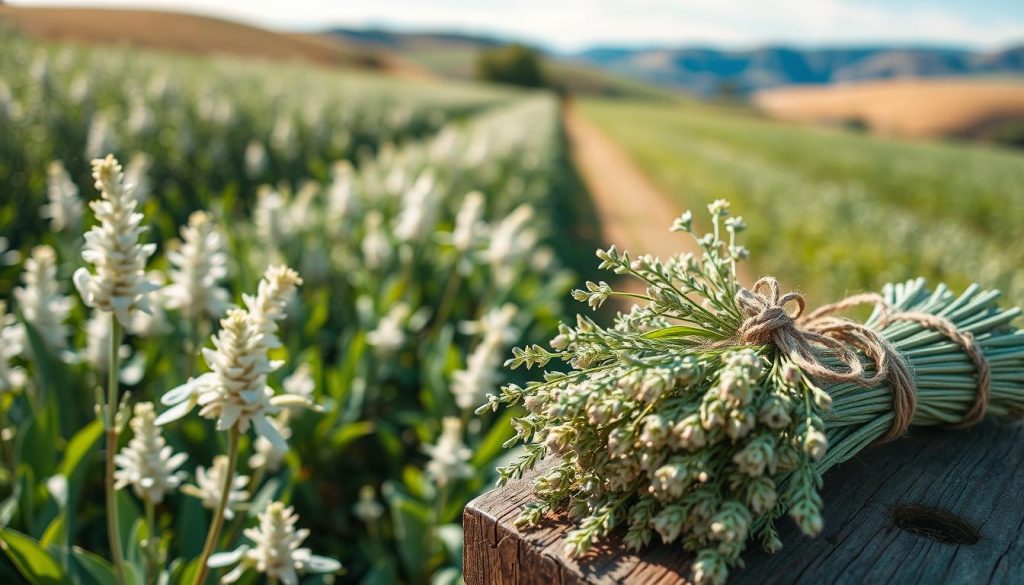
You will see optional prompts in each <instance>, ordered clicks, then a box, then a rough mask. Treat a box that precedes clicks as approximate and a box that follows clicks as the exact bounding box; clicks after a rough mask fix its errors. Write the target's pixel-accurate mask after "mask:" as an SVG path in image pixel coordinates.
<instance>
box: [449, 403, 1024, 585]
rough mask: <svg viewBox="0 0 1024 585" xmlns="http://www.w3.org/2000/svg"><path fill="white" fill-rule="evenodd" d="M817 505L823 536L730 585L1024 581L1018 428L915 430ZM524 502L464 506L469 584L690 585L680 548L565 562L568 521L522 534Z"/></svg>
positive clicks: (513, 490) (846, 474) (846, 468)
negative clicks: (517, 524) (821, 505)
mask: <svg viewBox="0 0 1024 585" xmlns="http://www.w3.org/2000/svg"><path fill="white" fill-rule="evenodd" d="M822 497H823V498H824V501H825V510H824V519H825V530H824V531H823V532H822V534H821V535H820V536H819V537H818V538H808V537H805V536H803V535H801V534H800V533H799V532H798V531H797V530H796V528H795V527H794V526H793V525H792V524H791V523H790V522H788V521H785V522H782V523H780V532H781V535H782V539H783V543H784V548H783V549H782V550H781V551H780V552H779V553H778V554H775V555H768V554H765V553H762V552H760V550H758V548H757V545H756V544H754V543H751V545H750V547H751V548H750V549H749V550H748V551H747V554H746V555H745V559H746V567H745V568H744V569H737V570H734V571H733V572H732V574H731V575H730V579H729V582H730V583H877V584H881V583H928V584H932V583H951V584H952V583H957V584H959V583H1006V584H1020V583H1024V534H1022V531H1024V426H1022V425H1020V424H1001V423H997V422H993V421H986V422H984V423H982V424H980V425H978V426H976V427H974V428H971V429H967V430H950V429H913V430H912V433H911V435H910V436H909V437H908V438H906V439H903V440H900V441H896V442H893V443H889V444H886V445H880V446H876V447H871V448H869V449H868V450H866V451H864V452H862V453H861V454H860V455H858V456H857V457H855V458H854V459H852V460H850V461H848V462H846V463H845V464H843V465H841V466H839V467H837V468H836V469H833V470H832V471H831V472H829V473H828V474H826V476H825V487H824V489H823V492H822ZM529 500H530V484H529V481H528V480H520V481H514V482H510V483H509V484H508V485H506V486H505V487H503V488H500V489H496V490H493V491H491V492H488V493H486V494H484V495H482V496H480V497H479V498H477V499H475V500H473V501H472V502H470V504H469V505H468V506H467V507H466V511H465V513H464V516H463V524H464V530H465V559H464V570H465V579H466V583H467V584H468V585H489V584H491V583H520V584H538V585H540V584H545V585H547V584H558V583H562V584H566V585H569V584H576V583H601V584H605V583H658V584H672V583H686V582H687V580H686V579H687V573H688V567H689V563H690V560H691V558H690V557H689V556H688V555H687V553H685V552H684V551H682V550H681V549H679V548H678V547H677V546H652V547H651V548H650V549H648V550H646V551H643V552H641V553H640V554H635V553H630V552H627V551H625V550H624V549H623V548H622V547H621V546H620V541H619V539H618V537H617V536H618V535H615V536H613V538H611V539H609V541H608V542H607V543H605V544H604V545H603V546H600V547H598V549H599V550H598V551H597V552H596V554H593V555H591V556H589V557H588V558H586V559H585V560H583V561H574V560H572V559H569V558H568V557H566V556H565V555H564V554H563V553H562V550H561V549H562V537H563V536H564V534H565V531H566V529H567V528H566V527H567V526H568V524H567V523H566V522H565V521H564V520H560V519H557V518H552V519H550V521H549V522H546V523H545V524H544V525H543V526H542V527H540V528H537V529H533V530H527V531H525V532H524V531H520V530H518V529H516V528H515V527H514V526H513V525H512V522H513V520H514V519H515V517H516V515H517V514H518V512H519V509H520V507H521V506H522V505H523V504H524V503H525V502H527V501H529ZM897 522H898V523H900V524H901V525H902V526H903V528H900V527H897V525H896V524H897ZM951 540H952V541H959V542H961V544H955V543H951V542H945V541H951ZM974 540H976V542H974V543H973V544H966V542H970V541H974Z"/></svg>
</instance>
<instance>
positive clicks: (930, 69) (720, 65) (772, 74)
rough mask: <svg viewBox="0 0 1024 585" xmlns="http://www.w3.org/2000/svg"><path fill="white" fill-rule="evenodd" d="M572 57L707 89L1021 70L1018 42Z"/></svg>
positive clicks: (606, 51) (598, 51)
mask: <svg viewBox="0 0 1024 585" xmlns="http://www.w3.org/2000/svg"><path fill="white" fill-rule="evenodd" d="M576 58H578V59H580V60H582V61H584V62H587V63H590V64H592V65H595V66H598V67H601V68H603V69H607V70H609V71H613V72H615V73H618V74H621V75H628V76H631V77H634V78H638V79H643V80H645V81H648V82H652V83H656V84H659V85H665V86H672V87H679V88H683V89H686V90H689V91H691V92H694V93H697V94H702V95H709V94H714V93H720V92H734V93H741V94H746V93H750V92H754V91H757V90H760V89H767V88H771V87H777V86H782V85H800V84H812V83H834V82H844V81H867V80H879V79H894V78H904V77H957V76H967V75H1024V45H1021V46H1017V47H1013V48H1009V49H1005V50H1002V51H997V52H994V53H976V52H971V51H966V50H962V49H953V48H942V47H934V48H933V47H908V48H895V47H849V48H824V49H803V48H794V47H784V46H775V47H763V48H758V49H750V50H735V51H730V50H722V49H715V48H707V47H689V48H663V47H654V48H642V49H628V48H621V47H595V48H592V49H588V50H586V51H583V52H581V53H579V54H577V55H576Z"/></svg>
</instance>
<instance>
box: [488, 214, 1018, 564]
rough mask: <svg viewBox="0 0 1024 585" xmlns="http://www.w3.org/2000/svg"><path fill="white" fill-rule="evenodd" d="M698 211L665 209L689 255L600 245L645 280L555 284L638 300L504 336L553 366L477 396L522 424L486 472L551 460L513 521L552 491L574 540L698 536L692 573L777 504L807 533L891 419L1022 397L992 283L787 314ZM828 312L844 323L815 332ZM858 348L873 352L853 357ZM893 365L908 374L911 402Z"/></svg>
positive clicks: (1001, 410)
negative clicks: (515, 407) (750, 282)
mask: <svg viewBox="0 0 1024 585" xmlns="http://www.w3.org/2000/svg"><path fill="white" fill-rule="evenodd" d="M709 211H710V213H711V226H712V228H713V229H712V231H711V232H710V233H708V234H703V235H700V234H696V233H694V228H693V216H692V214H690V213H689V212H687V213H686V214H684V215H682V216H681V217H679V218H678V219H677V220H676V221H675V223H674V224H673V228H672V229H673V231H679V232H686V233H688V234H691V235H692V236H693V238H694V241H695V242H696V244H697V247H698V248H699V249H700V251H701V255H700V256H699V257H697V256H694V255H692V254H679V255H676V256H673V257H671V258H668V259H665V260H661V259H658V258H654V257H651V256H632V255H630V254H629V253H628V252H625V251H620V250H618V249H616V248H615V247H614V246H613V247H611V248H609V249H607V250H598V252H597V257H598V259H599V260H600V267H601V268H602V269H606V270H610V271H612V272H613V273H615V274H616V275H620V276H626V277H630V278H633V279H637V280H639V281H640V282H641V283H642V285H643V290H644V292H643V293H635V292H625V291H620V290H618V289H616V288H614V287H612V286H611V285H609V284H608V283H605V282H599V283H593V282H590V283H587V286H586V287H585V288H584V289H580V290H577V291H574V292H573V296H574V298H576V300H578V301H581V302H583V303H586V304H588V305H589V306H590V307H591V308H594V309H596V308H599V307H601V306H602V305H603V304H604V303H605V302H606V301H607V300H608V299H609V298H613V297H621V298H628V299H635V300H638V301H639V303H638V304H637V305H635V306H633V308H632V310H631V311H629V312H628V313H620V314H618V316H617V317H616V319H615V322H614V325H613V326H611V327H602V326H599V325H598V324H597V323H595V322H594V321H593V320H591V319H589V318H587V317H585V316H582V315H581V316H578V318H577V322H576V324H575V326H570V325H568V324H563V325H561V326H560V327H559V331H558V334H557V336H555V338H554V339H553V340H552V341H551V344H550V345H551V349H550V350H548V349H545V348H543V347H541V346H539V345H533V346H528V347H525V348H516V349H514V350H513V357H512V359H510V360H509V361H508V362H507V365H509V366H511V367H513V368H518V367H523V366H525V367H526V368H531V367H534V366H538V367H545V366H548V365H549V364H552V363H557V362H562V363H563V364H564V365H565V366H566V368H565V369H560V370H554V369H552V370H551V371H547V372H545V373H544V376H543V379H542V380H534V381H531V382H529V383H527V384H526V386H525V387H522V386H519V385H517V384H507V385H505V386H504V387H502V389H501V391H500V393H498V394H495V395H491V396H489V397H488V400H487V403H486V404H485V405H483V406H482V407H480V409H478V412H480V413H482V412H484V411H487V410H491V409H494V410H497V409H498V407H499V406H501V405H512V404H521V405H522V406H523V407H524V408H525V409H526V415H525V416H522V417H518V418H515V419H513V426H514V429H515V431H516V434H515V437H513V439H511V440H510V441H509V442H508V443H506V446H512V445H514V444H517V443H523V444H524V454H523V455H522V456H521V457H520V458H519V459H518V460H517V461H516V462H514V463H512V464H510V465H508V466H505V467H502V468H500V469H499V470H498V471H499V476H500V479H499V483H501V484H503V483H505V482H507V481H508V480H510V479H513V478H520V477H523V475H524V474H525V473H526V472H527V471H530V470H534V469H535V468H537V466H538V464H539V463H540V462H541V461H542V460H544V459H556V460H555V461H554V462H553V463H552V464H551V465H550V466H547V467H545V468H543V469H542V470H539V471H538V473H537V474H536V475H535V477H534V478H533V479H532V486H533V491H534V494H535V496H536V498H537V499H536V501H534V502H531V503H529V504H527V505H526V506H525V508H524V509H523V510H522V513H521V514H520V516H519V518H518V520H517V523H518V524H519V525H520V526H534V525H536V524H538V523H539V522H540V521H541V519H542V518H544V517H545V516H546V515H547V514H548V513H551V512H554V511H556V510H568V511H569V513H570V517H571V518H573V522H574V524H575V527H574V529H573V530H572V531H570V532H569V533H568V535H567V536H566V538H565V542H564V547H565V551H566V552H567V553H568V554H569V555H572V556H580V555H584V554H586V553H587V552H588V551H589V550H590V549H591V548H592V546H593V545H594V544H595V543H596V542H598V541H599V540H601V539H603V538H605V537H606V536H608V534H609V533H610V532H611V531H612V530H614V529H615V528H616V527H618V526H623V525H624V526H625V536H624V542H625V543H626V545H627V546H629V547H631V548H641V547H645V546H647V545H649V544H650V543H651V542H652V541H653V539H654V536H655V535H657V537H658V538H659V539H660V541H661V542H662V543H664V544H667V545H673V546H679V547H680V548H682V549H684V550H686V551H690V552H691V553H694V554H695V555H696V557H695V560H694V562H693V565H692V578H693V580H694V581H695V582H697V583H722V582H724V581H725V580H726V578H727V576H728V573H729V570H730V568H731V567H735V566H738V565H741V564H742V558H741V555H742V553H743V551H744V549H745V548H746V546H747V543H748V541H749V540H752V539H753V540H756V541H758V542H760V543H761V545H762V546H763V547H764V548H765V549H766V550H768V551H775V550H777V549H778V548H779V547H780V546H782V541H781V540H780V537H779V534H778V533H777V532H776V529H775V520H777V519H778V518H779V517H781V516H783V515H785V514H788V515H789V516H790V517H791V518H792V520H793V521H794V523H795V525H796V526H797V527H798V528H799V530H800V531H801V532H803V533H804V534H806V535H808V536H815V535H817V534H819V533H820V532H821V531H822V529H823V525H824V522H823V518H822V513H821V511H822V506H823V504H824V502H823V501H822V498H821V496H820V495H819V492H818V490H819V488H820V486H821V481H822V479H821V476H822V473H824V472H825V471H826V470H828V469H829V468H831V467H832V466H834V465H836V464H838V463H840V462H842V461H845V460H847V459H849V458H850V457H852V456H853V455H855V454H856V453H858V452H859V451H860V450H862V449H863V448H864V447H866V446H867V445H869V444H871V443H872V442H874V441H876V440H879V439H890V438H897V437H898V436H899V435H900V434H902V432H904V431H905V429H906V425H909V424H913V425H955V424H960V423H965V424H970V423H973V422H977V421H978V420H980V419H981V417H983V416H984V414H985V412H986V410H985V408H986V407H987V412H988V413H990V414H993V415H995V416H1000V417H1008V418H1019V417H1021V416H1022V415H1024V379H1022V378H1021V376H1020V371H1021V370H1022V369H1024V332H1021V331H1019V330H1017V329H1014V328H1012V327H1010V326H1009V324H1010V323H1011V322H1012V321H1013V320H1014V319H1016V318H1017V317H1018V316H1019V315H1020V314H1021V311H1020V309H1017V308H1012V309H1001V308H999V307H998V305H997V304H996V299H997V298H998V296H999V295H998V293H997V292H992V291H983V290H982V289H981V287H979V286H977V285H973V286H971V287H969V288H968V289H967V290H966V291H965V292H964V293H963V294H962V295H960V296H959V297H958V296H954V295H953V294H951V293H950V292H949V290H948V289H947V288H945V287H944V286H940V287H938V288H937V289H936V290H934V291H930V290H928V289H927V288H926V287H925V286H924V282H923V280H920V279H919V280H912V281H909V282H906V283H902V284H898V285H890V286H887V287H886V288H885V289H884V291H883V293H882V294H881V295H859V297H860V298H859V299H858V297H852V299H853V301H850V300H846V301H840V302H839V303H836V304H834V305H830V306H827V307H822V308H821V309H818V311H816V312H814V313H811V314H810V315H809V316H807V317H806V318H805V319H801V315H802V312H803V309H804V307H803V298H802V297H801V296H799V295H797V294H795V293H790V294H788V295H780V293H779V290H778V285H777V283H776V282H775V281H774V280H773V279H761V280H760V281H759V282H758V284H757V285H755V286H754V287H753V288H752V289H751V290H747V289H743V288H742V287H740V286H739V284H738V282H737V277H736V270H737V268H736V266H737V263H738V262H739V261H741V260H743V259H745V258H746V257H747V255H748V253H747V251H746V249H745V248H743V247H742V246H740V245H738V243H737V241H736V236H737V234H738V233H739V232H741V231H742V230H743V228H744V227H745V224H744V222H743V221H742V220H741V219H739V218H731V217H729V216H728V213H729V205H728V203H727V202H725V201H721V200H720V201H715V202H714V203H712V204H711V205H710V206H709ZM864 298H870V299H871V300H870V302H871V303H872V304H875V311H874V313H873V314H872V315H871V317H869V319H868V320H867V322H866V323H864V324H860V323H856V322H853V321H850V320H846V319H840V318H839V317H836V316H834V315H833V314H832V313H833V312H835V311H838V310H840V309H842V308H845V307H846V306H849V305H850V304H852V303H853V302H854V301H856V302H864V301H863V299H864ZM790 305H792V306H790ZM787 306H790V307H789V309H788V312H787ZM940 316H941V317H940ZM816 323H819V324H820V325H816ZM816 326H817V327H820V329H817V330H816V329H811V328H812V327H816ZM840 328H842V329H843V330H844V331H847V332H848V333H847V334H845V335H846V336H845V337H843V336H840V337H828V336H827V335H828V333H829V332H831V331H835V330H837V329H840ZM816 331H823V332H824V333H816ZM808 332H810V333H808ZM965 332H968V333H965ZM794 340H797V341H794ZM807 340H811V341H807ZM798 342H799V344H800V345H799V346H798V349H797V350H792V349H786V348H792V347H794V345H793V344H794V343H798ZM849 343H853V344H854V345H852V346H848V345H846V344H849ZM850 348H852V349H850ZM798 360H802V361H800V362H798ZM837 360H842V361H837ZM862 361H867V362H868V363H871V362H872V361H873V362H874V369H873V370H872V374H871V375H869V374H863V375H862V373H861V371H862V370H861V368H862ZM898 362H900V363H902V362H905V364H906V366H904V367H900V363H898ZM836 363H838V364H841V365H840V366H838V369H835V367H834V364H836ZM798 364H799V365H798ZM823 364H824V365H823ZM811 370H813V371H815V372H816V373H815V374H814V375H813V376H812V375H811V374H809V373H808V372H809V371H811ZM901 372H913V377H914V383H913V387H914V388H916V390H911V391H912V392H914V395H915V396H916V402H917V408H916V410H913V409H912V407H911V412H909V413H908V412H907V411H906V408H907V407H906V406H904V405H905V404H906V400H907V398H906V396H905V392H906V391H907V383H906V382H904V381H903V380H904V379H905V378H903V377H901V376H906V375H907V374H905V373H901ZM979 396H980V397H981V398H979ZM971 405H974V406H971ZM978 405H981V409H980V410H978ZM898 410H899V411H901V413H898V412H897V411H898ZM900 421H902V423H900ZM967 421H970V423H968V422H967ZM900 424H902V426H898V425H900Z"/></svg>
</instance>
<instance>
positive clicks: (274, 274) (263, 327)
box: [157, 266, 311, 450]
mask: <svg viewBox="0 0 1024 585" xmlns="http://www.w3.org/2000/svg"><path fill="white" fill-rule="evenodd" d="M301 283H302V279H300V278H299V275H298V273H296V272H295V271H294V270H291V269H290V268H287V267H284V266H272V267H270V268H268V269H267V272H266V274H265V275H264V277H263V279H262V280H261V281H260V284H259V289H258V292H257V294H256V295H255V296H249V295H245V296H243V301H244V304H245V306H246V309H231V310H229V311H228V314H227V316H226V317H225V318H224V319H222V320H221V322H220V325H221V329H220V331H219V332H218V333H217V334H216V335H215V336H214V337H213V345H214V349H209V348H204V349H203V358H204V359H205V360H206V363H207V365H209V366H210V369H211V370H212V371H210V372H208V373H206V374H203V375H201V376H199V377H198V378H194V379H191V380H189V381H188V382H186V383H185V384H182V385H181V386H178V387H177V388H174V389H172V390H170V391H169V392H167V393H166V394H165V395H164V396H163V398H162V399H161V402H163V403H164V404H165V405H168V406H171V408H169V409H168V410H166V411H165V412H164V413H163V414H161V415H160V417H159V418H158V419H157V424H166V423H168V422H170V421H173V420H176V419H179V418H181V417H183V416H185V415H186V414H187V413H188V412H189V411H191V410H192V409H193V408H194V407H195V406H196V405H199V406H200V411H199V414H200V416H203V417H206V418H212V419H216V420H217V428H218V429H219V430H228V429H231V428H232V427H237V429H238V431H239V432H243V433H244V432H246V431H248V430H249V428H250V426H252V427H254V428H255V430H256V432H257V434H259V435H260V436H262V437H264V438H266V439H267V440H268V441H270V443H271V444H273V445H274V446H275V447H276V448H278V449H282V450H284V449H287V448H288V444H287V442H286V441H285V438H284V437H283V436H282V435H281V432H280V431H279V430H278V429H277V427H275V426H274V425H273V424H271V422H270V420H269V417H271V416H273V415H276V414H278V413H279V412H281V409H282V408H283V407H285V406H311V403H310V401H309V398H307V397H305V396H298V395H293V394H279V395H275V393H274V390H273V389H272V388H270V387H269V386H268V385H267V375H268V374H270V373H271V372H273V371H274V370H276V369H277V368H279V367H280V366H281V365H282V364H281V363H279V362H272V361H270V359H269V358H268V355H267V354H268V352H269V351H270V349H272V348H274V347H277V346H279V345H280V341H279V340H278V339H277V335H276V333H277V323H278V321H280V320H282V319H284V317H285V306H286V305H287V304H288V302H289V301H290V299H291V298H292V296H294V294H295V289H296V287H297V286H298V285H299V284H301Z"/></svg>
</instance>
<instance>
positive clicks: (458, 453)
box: [423, 417, 473, 486]
mask: <svg viewBox="0 0 1024 585" xmlns="http://www.w3.org/2000/svg"><path fill="white" fill-rule="evenodd" d="M441 425H442V427H441V436H440V437H438V439H437V443H436V444H434V445H425V446H424V447H423V451H424V452H425V453H426V454H427V455H428V456H430V461H428V462H427V473H428V474H429V475H430V476H431V477H432V478H434V481H436V482H437V484H438V485H440V486H447V485H449V484H451V483H452V482H454V481H458V480H460V479H465V478H468V477H473V467H472V466H471V465H470V464H469V460H470V459H471V458H472V457H473V452H472V451H470V449H469V448H468V447H466V444H465V443H464V442H463V441H462V421H461V420H459V419H457V418H454V417H448V418H445V419H444V420H442V421H441Z"/></svg>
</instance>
